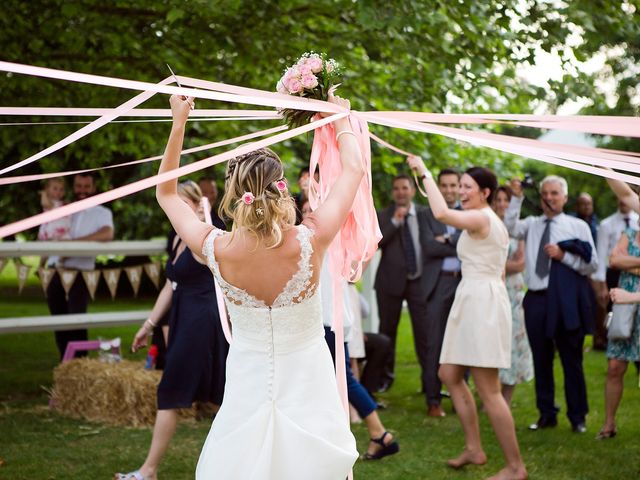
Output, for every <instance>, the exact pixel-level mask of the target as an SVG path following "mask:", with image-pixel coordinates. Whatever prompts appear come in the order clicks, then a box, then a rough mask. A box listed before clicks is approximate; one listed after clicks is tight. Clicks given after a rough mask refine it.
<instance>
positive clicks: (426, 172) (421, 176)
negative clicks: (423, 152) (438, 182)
mask: <svg viewBox="0 0 640 480" xmlns="http://www.w3.org/2000/svg"><path fill="white" fill-rule="evenodd" d="M420 178H421V179H422V180H426V179H427V178H429V179H431V180H433V175H432V174H431V172H430V171H429V170H425V171H424V173H423V174H422V175H420Z"/></svg>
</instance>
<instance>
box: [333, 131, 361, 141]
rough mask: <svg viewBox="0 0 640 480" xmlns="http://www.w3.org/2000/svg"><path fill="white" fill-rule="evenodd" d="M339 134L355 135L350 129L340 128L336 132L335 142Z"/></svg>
mask: <svg viewBox="0 0 640 480" xmlns="http://www.w3.org/2000/svg"><path fill="white" fill-rule="evenodd" d="M340 135H353V136H354V137H355V136H356V134H355V133H353V132H352V131H351V130H342V131H341V132H338V133H336V142H337V141H338V140H339V139H340Z"/></svg>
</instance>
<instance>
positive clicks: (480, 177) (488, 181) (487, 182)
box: [464, 167, 498, 205]
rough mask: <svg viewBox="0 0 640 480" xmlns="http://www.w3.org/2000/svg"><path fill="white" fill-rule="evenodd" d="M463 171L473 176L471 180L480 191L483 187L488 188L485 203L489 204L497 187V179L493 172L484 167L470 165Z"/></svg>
mask: <svg viewBox="0 0 640 480" xmlns="http://www.w3.org/2000/svg"><path fill="white" fill-rule="evenodd" d="M464 173H466V174H467V175H469V176H470V177H471V178H473V180H474V181H475V182H476V183H477V184H478V186H479V187H480V192H482V191H483V190H484V189H489V195H488V196H487V203H488V204H489V205H491V202H492V201H493V197H494V195H495V193H496V189H497V188H498V179H497V178H496V175H495V173H493V172H492V171H491V170H489V169H488V168H484V167H471V168H469V169H467V171H466V172H464Z"/></svg>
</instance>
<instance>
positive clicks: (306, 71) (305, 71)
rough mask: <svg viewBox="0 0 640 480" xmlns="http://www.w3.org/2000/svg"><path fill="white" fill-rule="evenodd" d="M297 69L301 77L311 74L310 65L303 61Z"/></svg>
mask: <svg viewBox="0 0 640 480" xmlns="http://www.w3.org/2000/svg"><path fill="white" fill-rule="evenodd" d="M298 71H299V72H300V76H302V77H306V76H308V75H313V72H312V71H311V67H310V66H309V64H308V63H305V64H304V65H300V68H299V69H298Z"/></svg>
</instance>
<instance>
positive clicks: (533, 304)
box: [504, 176, 598, 433]
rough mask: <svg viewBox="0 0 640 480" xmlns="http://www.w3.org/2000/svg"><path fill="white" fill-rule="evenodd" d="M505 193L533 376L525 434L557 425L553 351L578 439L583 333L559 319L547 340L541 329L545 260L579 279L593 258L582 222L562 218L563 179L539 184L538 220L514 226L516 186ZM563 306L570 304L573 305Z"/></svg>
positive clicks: (582, 415)
mask: <svg viewBox="0 0 640 480" xmlns="http://www.w3.org/2000/svg"><path fill="white" fill-rule="evenodd" d="M511 188H512V190H513V196H512V198H511V202H510V204H509V208H508V209H507V211H506V213H505V218H504V223H505V225H506V226H507V229H508V230H509V234H510V235H511V236H512V237H514V238H517V239H524V240H525V242H526V243H525V245H526V249H525V265H526V270H525V281H526V283H527V286H528V291H527V294H526V296H525V299H524V302H523V306H524V313H525V323H526V327H527V334H528V336H529V342H530V344H531V351H532V353H533V363H534V369H535V375H536V405H537V407H538V410H539V411H540V417H539V419H538V421H537V422H536V423H534V424H532V425H531V426H530V427H529V428H530V429H531V430H538V429H541V428H546V427H554V426H556V425H557V413H558V410H559V409H558V407H556V405H555V399H554V396H555V395H554V394H555V392H554V390H555V385H554V380H553V359H554V355H555V350H556V349H557V351H558V354H559V355H560V358H561V360H562V367H563V371H564V378H565V396H566V401H567V416H568V417H569V420H570V422H571V424H572V427H573V431H574V432H577V433H584V432H586V424H585V419H586V414H587V412H588V410H589V407H588V403H587V388H586V383H585V379H584V371H583V368H582V348H583V344H584V336H585V333H587V330H588V327H586V328H585V326H584V325H581V326H580V327H578V328H573V325H574V324H575V322H573V320H575V319H567V318H562V319H561V321H560V322H558V324H557V325H556V327H555V329H554V332H553V334H552V336H550V335H549V332H548V329H547V317H548V315H547V313H548V310H549V308H550V305H549V304H548V301H547V288H548V286H549V272H550V269H551V260H555V261H557V262H561V263H562V264H564V265H565V266H567V267H569V268H571V269H572V270H574V271H575V272H577V273H578V274H580V275H582V276H588V275H591V274H592V273H593V272H595V270H596V268H597V266H598V257H597V255H596V250H595V246H594V244H593V238H592V235H591V231H590V230H589V226H588V225H587V224H586V223H585V222H583V221H582V220H580V219H577V218H575V217H571V216H568V215H565V214H564V213H563V211H562V210H563V208H564V205H565V204H566V203H567V200H568V187H567V182H566V180H565V179H564V178H562V177H557V176H548V177H546V178H544V179H543V180H542V182H541V184H540V196H541V206H542V210H543V213H544V214H543V215H541V216H530V217H527V218H525V219H523V220H519V217H520V208H521V205H522V200H523V195H522V186H521V184H520V181H519V180H514V181H512V183H511ZM566 240H579V241H582V242H585V243H588V244H589V245H590V246H591V252H592V254H591V258H590V260H589V261H588V262H587V261H585V259H583V258H582V257H581V256H579V255H577V254H573V253H570V252H565V251H563V250H562V249H561V248H560V247H559V246H558V243H560V242H563V241H566ZM560 301H562V300H560ZM567 301H568V302H569V301H572V302H574V303H575V299H567ZM553 307H554V308H555V307H556V305H553ZM592 321H593V317H591V322H592ZM567 325H572V328H567Z"/></svg>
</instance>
